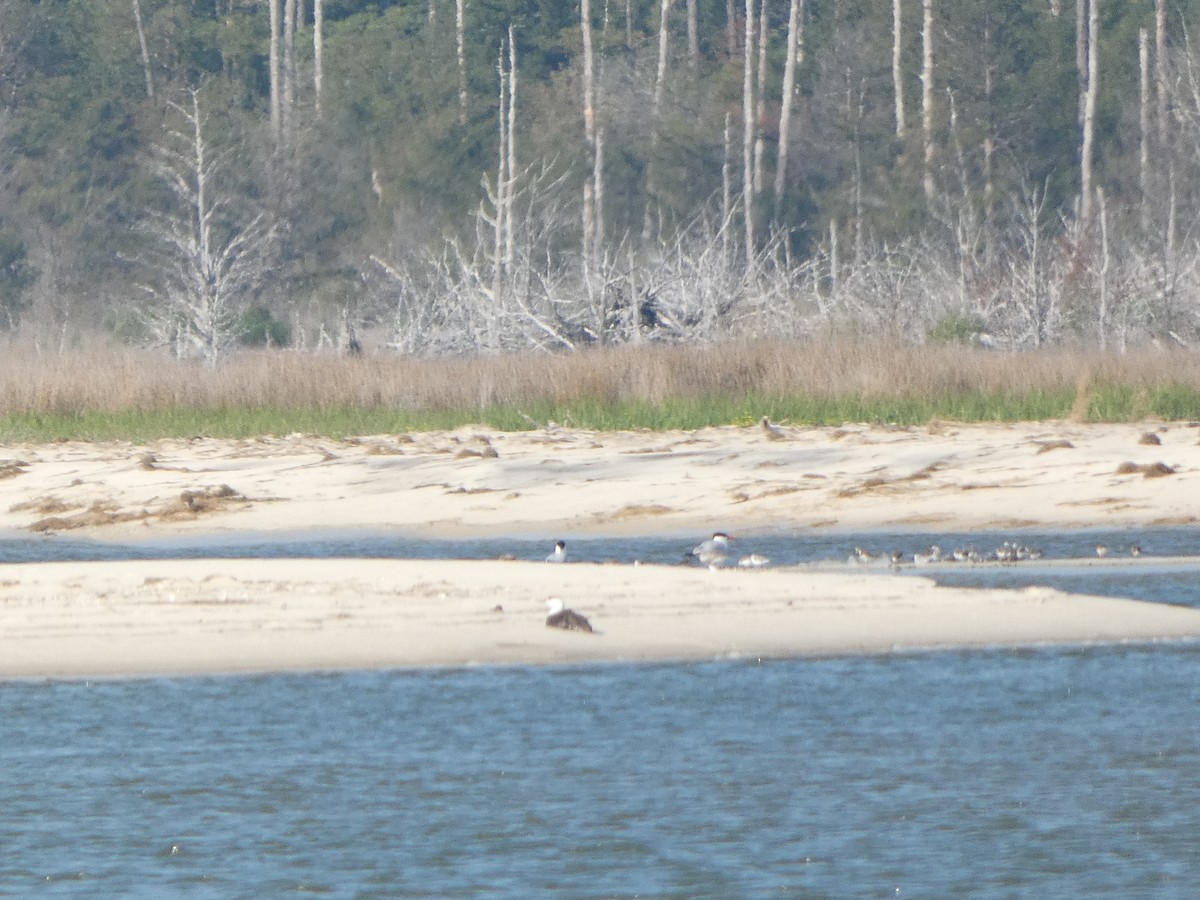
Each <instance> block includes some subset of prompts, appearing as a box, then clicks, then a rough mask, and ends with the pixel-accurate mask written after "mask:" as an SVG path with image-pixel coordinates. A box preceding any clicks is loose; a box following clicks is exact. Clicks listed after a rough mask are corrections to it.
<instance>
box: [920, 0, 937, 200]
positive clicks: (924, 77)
mask: <svg viewBox="0 0 1200 900" xmlns="http://www.w3.org/2000/svg"><path fill="white" fill-rule="evenodd" d="M921 9H922V24H921V60H922V62H921V140H922V142H923V143H924V146H925V153H924V169H923V176H924V177H923V179H922V183H923V186H924V189H925V200H926V201H927V202H931V201H932V200H933V194H934V183H933V0H922V4H921Z"/></svg>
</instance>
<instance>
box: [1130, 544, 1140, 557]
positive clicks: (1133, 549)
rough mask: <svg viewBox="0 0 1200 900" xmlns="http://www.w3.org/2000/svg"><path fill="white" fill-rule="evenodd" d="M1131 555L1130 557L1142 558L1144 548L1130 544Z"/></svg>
mask: <svg viewBox="0 0 1200 900" xmlns="http://www.w3.org/2000/svg"><path fill="white" fill-rule="evenodd" d="M1129 555H1130V556H1141V555H1142V548H1141V547H1140V546H1138V545H1137V544H1130V545H1129Z"/></svg>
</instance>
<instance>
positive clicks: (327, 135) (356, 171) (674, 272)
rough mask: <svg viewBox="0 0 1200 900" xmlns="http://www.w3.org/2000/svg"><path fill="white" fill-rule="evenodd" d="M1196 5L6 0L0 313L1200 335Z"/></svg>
mask: <svg viewBox="0 0 1200 900" xmlns="http://www.w3.org/2000/svg"><path fill="white" fill-rule="evenodd" d="M1198 13H1200V0H1129V2H1122V3H1117V2H1115V0H1073V2H1072V0H992V2H989V0H955V2H954V3H950V2H949V0H578V2H576V3H571V4H557V3H545V2H535V0H409V2H404V0H36V2H31V0H0V22H2V23H3V25H0V86H2V87H3V93H2V95H0V141H2V142H3V146H4V148H5V153H4V155H3V158H2V159H0V325H3V326H4V327H6V328H9V329H18V328H20V327H22V323H24V324H23V327H24V328H25V329H26V330H29V331H31V332H36V333H38V334H40V335H43V336H45V335H56V336H57V337H58V339H59V340H60V341H66V340H68V339H69V338H70V336H71V335H73V334H76V333H78V332H79V331H82V330H87V329H93V330H94V329H105V330H107V331H110V332H112V333H113V334H115V335H117V336H118V337H120V338H122V339H124V340H130V341H138V342H145V343H151V344H157V345H161V346H164V347H168V348H170V349H171V351H172V352H174V353H176V354H178V355H182V356H199V357H203V358H205V359H207V360H209V361H210V362H214V363H215V362H216V361H217V360H218V359H219V358H220V357H221V355H222V354H224V353H226V352H228V351H229V350H230V349H232V348H234V347H236V346H238V345H241V344H246V343H264V342H268V343H272V344H276V345H282V346H293V347H301V348H307V349H312V348H319V347H324V346H328V347H331V348H341V349H342V350H344V351H349V350H353V349H354V348H361V346H362V343H363V340H364V335H367V334H370V335H371V336H372V338H373V339H374V340H375V341H376V343H382V344H386V345H387V346H389V347H391V348H393V349H395V350H397V351H400V352H407V353H466V352H478V351H487V352H498V351H508V350H525V349H530V348H541V349H546V350H563V349H573V348H581V347H585V346H589V345H594V344H606V343H621V342H638V341H651V340H662V341H665V340H719V339H722V338H725V337H728V336H731V335H746V336H754V335H770V336H772V337H779V336H796V337H802V336H805V335H809V334H812V333H814V332H819V331H828V330H836V331H840V332H855V331H863V332H869V333H871V334H876V335H877V334H880V333H886V334H892V335H894V336H896V337H899V338H902V339H905V340H913V341H930V340H942V341H964V342H970V343H976V344H982V345H985V346H990V347H1007V348H1013V349H1019V348H1022V347H1030V346H1041V345H1045V344H1049V343H1059V342H1065V341H1075V342H1082V343H1085V344H1091V345H1098V346H1100V347H1104V348H1114V349H1123V348H1124V347H1126V346H1129V345H1130V344H1131V343H1140V342H1145V341H1158V342H1162V343H1166V344H1171V345H1175V346H1180V345H1182V346H1191V345H1192V344H1193V343H1195V341H1196V340H1197V339H1200V271H1198V270H1197V267H1196V260H1197V259H1198V258H1200V254H1198V253H1197V251H1198V250H1200V244H1198V243H1197V242H1198V241H1200V232H1198V231H1197V228H1196V225H1197V222H1198V218H1200V151H1198V150H1197V148H1198V147H1200V56H1198V55H1197V52H1196V49H1195V48H1194V47H1193V46H1192V43H1191V39H1190V32H1189V24H1190V23H1192V22H1195V21H1198V20H1200V16H1198V15H1197V14H1198Z"/></svg>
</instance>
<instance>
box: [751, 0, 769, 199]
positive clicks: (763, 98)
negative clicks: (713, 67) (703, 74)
mask: <svg viewBox="0 0 1200 900" xmlns="http://www.w3.org/2000/svg"><path fill="white" fill-rule="evenodd" d="M769 22H770V19H769V17H768V16H767V0H762V6H761V7H760V8H759V15H758V23H759V27H758V77H757V82H758V103H757V106H756V108H755V117H754V121H755V123H756V125H757V134H755V137H754V193H755V195H758V194H761V193H762V190H763V156H764V154H765V152H766V139H765V137H764V136H763V123H764V122H765V121H766V118H767V93H766V92H767V38H768V37H769V36H770V35H769V32H768V30H767V26H768V25H769Z"/></svg>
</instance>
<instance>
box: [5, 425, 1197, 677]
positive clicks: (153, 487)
mask: <svg viewBox="0 0 1200 900" xmlns="http://www.w3.org/2000/svg"><path fill="white" fill-rule="evenodd" d="M1198 481H1200V429H1198V428H1197V427H1195V426H1194V425H1193V424H1190V423H1188V424H1177V423H1171V424H1163V423H1139V424H1134V425H1079V424H1071V423H1065V422H1047V423H1033V424H1020V425H981V426H976V425H970V426H964V425H949V424H947V425H937V426H933V427H920V428H915V427H914V428H885V427H870V426H844V427H840V428H792V427H788V426H787V425H786V423H784V425H783V426H782V427H781V428H780V429H779V431H777V432H770V433H768V432H767V431H766V430H764V429H763V428H761V427H760V426H759V425H754V426H750V427H744V428H739V427H725V428H712V429H705V430H701V431H697V432H686V433H684V432H677V433H600V432H585V431H578V430H570V429H563V428H551V429H546V430H540V431H532V432H522V433H499V432H494V431H491V430H488V429H485V428H482V427H480V428H472V427H468V428H462V429H458V430H456V431H454V432H450V433H436V434H419V435H411V436H409V435H381V436H373V437H364V438H359V439H353V440H347V441H336V440H331V439H324V438H316V437H311V436H301V435H294V436H290V437H284V438H262V439H256V440H243V441H221V440H208V439H197V440H192V441H160V442H156V443H153V444H151V445H147V446H133V445H128V444H111V443H110V444H89V443H59V444H52V445H37V446H34V445H9V446H7V447H5V448H2V449H0V530H5V531H7V532H8V533H10V534H14V533H30V532H32V533H42V534H47V535H53V534H62V533H71V534H78V535H86V536H88V537H89V538H92V539H95V540H107V539H113V540H121V541H131V540H137V539H139V538H147V537H154V536H166V535H174V534H187V533H218V532H228V533H264V534H269V533H280V532H296V531H305V530H321V529H332V530H350V529H367V530H384V531H390V532H394V533H397V534H416V533H420V534H424V535H427V536H437V537H447V538H453V537H464V538H467V537H479V536H488V535H494V536H503V535H512V534H534V535H548V536H552V538H559V537H561V538H566V539H567V540H568V541H569V540H570V539H571V538H573V537H580V536H597V535H640V534H656V533H661V532H667V533H694V534H695V535H696V536H702V535H703V534H705V533H707V532H711V531H712V530H714V529H715V528H722V529H727V530H740V531H743V532H745V531H753V530H754V529H767V528H775V529H779V528H784V529H788V530H790V531H794V532H795V533H797V534H800V535H803V534H804V533H806V532H812V533H819V532H824V531H830V530H834V531H839V530H844V531H854V530H862V529H896V530H908V531H913V530H922V529H927V530H929V531H931V532H934V533H936V532H937V531H939V530H943V531H963V530H976V529H1005V528H1023V527H1028V528H1033V527H1040V528H1063V529H1071V528H1081V527H1093V526H1104V527H1109V528H1113V527H1124V526H1128V527H1140V526H1151V525H1189V524H1193V523H1196V522H1197V514H1198V510H1197V498H1200V483H1198ZM47 540H53V538H52V537H47ZM1198 544H1200V542H1198ZM684 549H686V547H685V548H684ZM551 597H559V598H561V599H562V600H563V601H564V602H565V603H566V604H567V605H568V606H569V607H572V608H575V609H577V610H579V611H580V612H583V613H584V614H586V615H588V616H589V618H591V620H592V623H593V625H594V626H595V628H596V633H594V634H591V635H588V634H583V633H579V632H562V631H557V630H552V629H547V628H546V627H545V626H544V624H543V620H544V617H545V605H546V601H547V600H548V599H550V598H551ZM1197 637H1200V610H1189V609H1182V608H1176V607H1169V606H1163V605H1156V604H1147V603H1138V602H1134V601H1123V600H1111V599H1102V598H1091V597H1080V596H1074V595H1067V594H1063V593H1059V592H1056V591H1052V590H1049V589H1043V588H1031V589H1028V590H1024V591H995V590H989V591H967V590H962V589H952V588H937V587H934V586H933V585H932V583H931V582H929V581H928V580H926V579H922V578H915V577H905V578H897V577H895V576H892V575H890V574H883V573H858V572H852V571H850V572H844V573H841V572H815V571H812V570H805V569H796V570H784V569H777V568H767V569H765V570H756V571H745V570H721V571H715V572H713V571H708V570H706V569H701V568H688V567H681V566H648V565H643V566H611V565H608V566H605V565H591V564H567V565H561V566H551V565H545V564H543V563H527V562H511V561H509V562H505V561H495V562H490V561H483V562H466V561H462V562H457V561H456V562H447V561H436V562H422V561H403V560H395V561H390V560H370V561H364V560H238V561H229V560H191V561H182V562H180V561H156V562H102V563H45V564H28V565H16V564H10V565H6V566H3V567H0V677H58V676H70V677H84V676H118V675H136V674H168V673H199V672H247V671H279V670H313V669H343V668H360V667H393V666H429V665H465V664H476V663H478V664H484V663H551V662H583V661H616V660H654V659H706V658H719V657H729V656H734V657H750V658H756V657H777V656H794V655H817V654H838V653H860V652H886V651H892V650H905V649H915V648H930V647H955V646H989V645H1001V646H1007V645H1027V644H1041V643H1087V642H1094V641H1105V642H1108V641H1123V640H1137V641H1141V640H1153V639H1160V638H1161V639H1177V638H1197Z"/></svg>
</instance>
